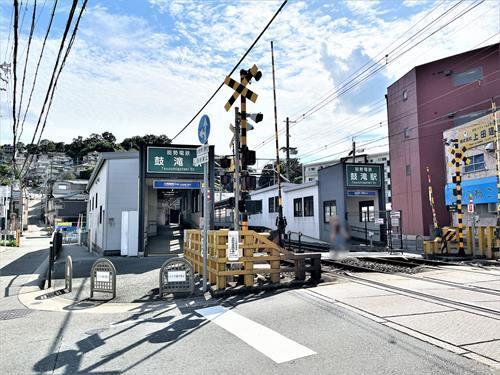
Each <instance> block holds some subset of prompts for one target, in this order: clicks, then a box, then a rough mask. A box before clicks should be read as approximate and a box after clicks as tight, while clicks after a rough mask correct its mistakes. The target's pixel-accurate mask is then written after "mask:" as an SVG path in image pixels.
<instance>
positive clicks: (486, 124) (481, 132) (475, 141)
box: [457, 115, 495, 149]
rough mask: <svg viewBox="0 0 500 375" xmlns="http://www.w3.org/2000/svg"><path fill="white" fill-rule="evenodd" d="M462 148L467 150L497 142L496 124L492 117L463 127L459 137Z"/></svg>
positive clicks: (484, 117)
mask: <svg viewBox="0 0 500 375" xmlns="http://www.w3.org/2000/svg"><path fill="white" fill-rule="evenodd" d="M457 138H458V143H459V144H460V146H465V147H466V148H467V149H471V148H473V147H477V146H480V145H482V144H485V143H490V142H494V141H495V122H494V121H493V116H492V115H487V116H483V117H480V118H478V119H476V120H474V121H471V122H469V123H468V124H467V125H463V127H462V128H461V129H460V131H459V132H458V135H457Z"/></svg>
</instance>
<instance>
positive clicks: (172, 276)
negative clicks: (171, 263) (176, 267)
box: [167, 271, 186, 282]
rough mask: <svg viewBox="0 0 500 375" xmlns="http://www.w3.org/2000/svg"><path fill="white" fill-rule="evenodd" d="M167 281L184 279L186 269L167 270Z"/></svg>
mask: <svg viewBox="0 0 500 375" xmlns="http://www.w3.org/2000/svg"><path fill="white" fill-rule="evenodd" d="M167 281H168V282H172V281H173V282H175V281H177V282H178V281H186V271H168V272H167Z"/></svg>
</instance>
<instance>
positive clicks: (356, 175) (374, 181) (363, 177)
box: [346, 164, 382, 187]
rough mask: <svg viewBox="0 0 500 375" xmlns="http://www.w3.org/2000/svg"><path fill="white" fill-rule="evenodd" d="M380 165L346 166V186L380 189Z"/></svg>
mask: <svg viewBox="0 0 500 375" xmlns="http://www.w3.org/2000/svg"><path fill="white" fill-rule="evenodd" d="M381 176H382V174H381V168H380V165H373V164H352V165H350V164H347V165H346V182H347V183H346V185H347V186H356V187H360V186H365V187H380V186H381V183H382V178H381Z"/></svg>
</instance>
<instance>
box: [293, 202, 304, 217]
mask: <svg viewBox="0 0 500 375" xmlns="http://www.w3.org/2000/svg"><path fill="white" fill-rule="evenodd" d="M293 216H294V217H300V216H302V198H295V199H294V200H293Z"/></svg>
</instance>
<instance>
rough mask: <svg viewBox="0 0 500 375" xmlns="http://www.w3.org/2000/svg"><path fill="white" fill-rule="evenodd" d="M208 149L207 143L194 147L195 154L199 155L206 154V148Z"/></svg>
mask: <svg viewBox="0 0 500 375" xmlns="http://www.w3.org/2000/svg"><path fill="white" fill-rule="evenodd" d="M209 149H210V146H209V145H201V146H200V147H198V148H197V149H196V156H198V157H200V156H203V155H205V154H206V155H208V150H209Z"/></svg>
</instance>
